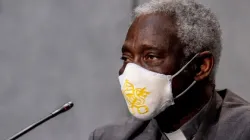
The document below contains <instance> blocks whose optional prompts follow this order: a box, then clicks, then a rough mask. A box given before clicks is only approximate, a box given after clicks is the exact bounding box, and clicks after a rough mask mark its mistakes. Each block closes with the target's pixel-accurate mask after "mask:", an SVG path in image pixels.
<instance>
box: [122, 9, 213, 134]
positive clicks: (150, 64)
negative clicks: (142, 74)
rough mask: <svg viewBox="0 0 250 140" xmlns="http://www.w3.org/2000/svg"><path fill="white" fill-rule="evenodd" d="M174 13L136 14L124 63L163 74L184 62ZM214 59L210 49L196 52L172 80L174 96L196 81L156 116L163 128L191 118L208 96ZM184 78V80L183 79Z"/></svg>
mask: <svg viewBox="0 0 250 140" xmlns="http://www.w3.org/2000/svg"><path fill="white" fill-rule="evenodd" d="M176 33H177V29H176V26H175V20H174V17H171V16H168V15H165V14H162V13H154V14H148V15H142V16H139V17H137V18H136V19H135V20H134V22H133V23H132V25H131V26H130V28H129V30H128V33H127V36H126V39H125V42H124V45H123V47H122V60H123V61H124V63H123V66H122V67H121V69H120V71H119V75H121V74H122V73H123V71H124V69H125V67H126V65H127V64H128V63H135V64H137V65H140V66H142V67H143V68H145V69H148V70H150V71H154V72H157V73H161V74H165V75H173V74H175V73H176V72H177V71H178V70H179V69H181V67H182V66H183V64H182V61H183V60H184V59H185V60H190V59H191V58H192V57H193V56H194V55H195V54H193V55H192V56H190V58H188V59H187V58H185V57H184V53H183V48H184V47H185V45H183V44H181V43H180V41H179V39H178V38H177V35H176ZM213 64H214V59H213V56H212V54H211V53H210V52H209V51H202V52H199V55H198V57H197V58H196V59H195V60H194V61H193V62H192V63H191V64H190V65H189V66H188V67H187V68H186V69H185V71H183V72H181V73H180V74H179V75H178V76H177V77H175V78H174V79H173V81H172V89H173V95H174V97H175V96H177V95H178V94H179V93H181V92H182V91H183V90H185V89H186V88H187V87H188V86H189V85H190V84H191V83H192V82H193V81H194V80H196V81H197V83H196V84H195V85H194V86H193V87H192V88H191V89H190V90H189V91H188V92H186V93H185V94H184V95H183V96H181V97H180V98H178V99H176V100H175V105H174V106H171V107H169V108H167V109H166V110H165V111H164V112H162V113H161V114H159V115H158V116H156V120H157V122H158V124H159V126H160V128H161V129H162V130H163V131H164V132H170V131H174V130H176V129H178V128H180V127H181V126H182V125H183V124H184V123H186V122H187V121H188V120H190V119H191V118H192V117H193V116H194V115H195V114H196V113H197V112H198V111H199V110H200V109H201V108H202V107H203V106H204V105H205V104H206V103H207V102H208V100H209V98H210V96H211V95H212V93H213V92H214V84H213V82H212V81H210V80H208V76H209V74H210V73H211V70H212V69H213ZM183 79H185V80H183Z"/></svg>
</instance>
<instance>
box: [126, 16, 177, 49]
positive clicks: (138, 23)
mask: <svg viewBox="0 0 250 140" xmlns="http://www.w3.org/2000/svg"><path fill="white" fill-rule="evenodd" d="M176 34H177V30H176V27H175V21H174V19H173V18H172V17H170V16H168V15H166V14H162V13H153V14H148V15H141V16H139V17H137V18H136V19H135V20H134V22H133V23H132V24H131V26H130V28H129V30H128V33H127V36H126V40H125V44H130V45H131V44H136V43H137V44H140V43H142V44H149V45H150V44H151V45H153V46H158V45H159V46H165V47H167V45H168V44H170V43H171V41H174V40H173V38H176ZM175 41H176V40H175Z"/></svg>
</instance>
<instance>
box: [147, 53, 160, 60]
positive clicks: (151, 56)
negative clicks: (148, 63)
mask: <svg viewBox="0 0 250 140" xmlns="http://www.w3.org/2000/svg"><path fill="white" fill-rule="evenodd" d="M156 59H158V56H156V55H153V54H149V55H147V56H146V60H156Z"/></svg>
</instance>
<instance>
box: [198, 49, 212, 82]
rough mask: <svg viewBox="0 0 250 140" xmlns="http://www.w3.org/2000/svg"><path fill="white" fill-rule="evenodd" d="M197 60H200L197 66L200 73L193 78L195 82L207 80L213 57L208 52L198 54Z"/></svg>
mask: <svg viewBox="0 0 250 140" xmlns="http://www.w3.org/2000/svg"><path fill="white" fill-rule="evenodd" d="M198 59H201V63H200V64H199V65H200V71H199V72H198V73H197V74H196V76H195V78H194V79H195V80H196V81H200V80H203V79H205V78H207V77H208V76H209V75H210V73H211V71H212V69H213V66H214V57H213V55H212V53H211V52H209V51H205V52H202V53H200V55H199V58H198Z"/></svg>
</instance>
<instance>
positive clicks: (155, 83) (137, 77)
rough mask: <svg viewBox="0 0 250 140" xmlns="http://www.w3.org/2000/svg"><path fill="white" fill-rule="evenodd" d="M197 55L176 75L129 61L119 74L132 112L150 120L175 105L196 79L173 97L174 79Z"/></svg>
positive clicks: (123, 92) (138, 116) (124, 94)
mask: <svg viewBox="0 0 250 140" xmlns="http://www.w3.org/2000/svg"><path fill="white" fill-rule="evenodd" d="M197 55H198V54H197ZM197 55H195V56H194V57H193V58H192V59H191V60H190V61H189V62H188V63H187V64H186V65H185V66H183V67H182V68H181V69H180V70H179V71H178V72H177V73H176V74H174V75H164V74H160V73H156V72H152V71H149V70H147V69H145V68H143V67H141V66H139V65H136V64H134V63H128V64H127V65H126V68H125V70H124V72H123V74H122V75H120V76H119V82H120V85H121V90H122V94H123V96H124V98H125V100H126V103H127V106H128V109H129V111H130V112H131V114H132V115H133V116H135V117H136V118H138V119H141V120H149V119H152V118H154V117H155V116H157V115H158V114H160V113H161V112H162V111H164V110H165V109H166V108H167V107H169V106H171V105H174V99H176V98H178V97H180V96H181V95H183V94H184V93H185V92H186V91H188V90H189V89H190V88H191V87H192V86H193V85H194V84H195V83H196V81H193V83H192V84H191V85H190V86H189V87H188V88H187V89H186V90H184V91H183V92H182V93H180V94H179V95H178V96H177V97H175V98H173V93H172V79H173V78H174V77H175V76H177V75H178V74H179V73H180V72H181V71H183V70H184V69H185V68H186V67H187V65H188V64H189V63H190V62H192V61H193V59H194V58H195V57H196V56H197Z"/></svg>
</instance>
